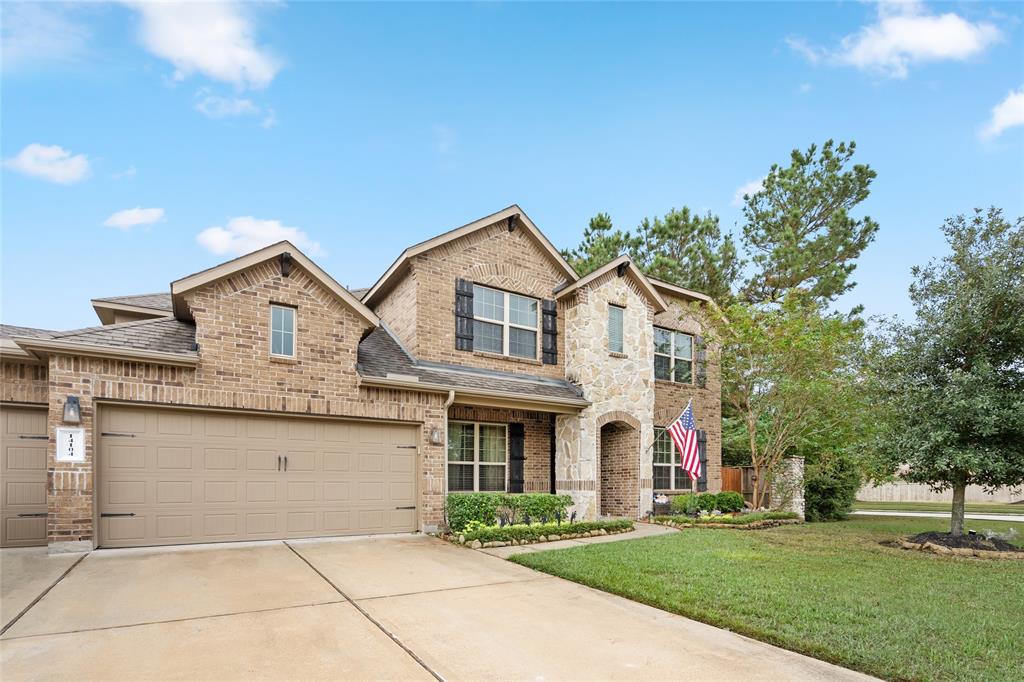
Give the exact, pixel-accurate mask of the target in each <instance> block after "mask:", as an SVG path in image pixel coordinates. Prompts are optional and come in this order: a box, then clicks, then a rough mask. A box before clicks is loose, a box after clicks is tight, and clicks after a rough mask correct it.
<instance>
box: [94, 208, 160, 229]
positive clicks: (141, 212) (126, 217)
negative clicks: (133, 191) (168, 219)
mask: <svg viewBox="0 0 1024 682" xmlns="http://www.w3.org/2000/svg"><path fill="white" fill-rule="evenodd" d="M163 219H164V210H163V209H162V208H141V207H139V206H136V207H135V208H126V209H124V210H123V211H118V212H117V213H115V214H114V215H112V216H110V217H109V218H107V219H106V220H104V221H103V224H104V225H106V226H107V227H116V228H117V229H119V230H130V229H132V228H133V227H136V226H138V225H152V224H153V223H158V222H160V221H161V220H163Z"/></svg>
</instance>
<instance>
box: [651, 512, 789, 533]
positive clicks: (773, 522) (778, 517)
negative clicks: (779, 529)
mask: <svg viewBox="0 0 1024 682" xmlns="http://www.w3.org/2000/svg"><path fill="white" fill-rule="evenodd" d="M653 520H654V522H655V523H660V524H662V525H666V526H672V527H675V528H690V527H694V526H704V527H708V528H747V529H751V528H771V527H772V526H782V525H786V524H791V523H803V522H802V521H801V520H800V517H799V516H797V515H796V514H795V513H793V512H782V511H769V512H751V513H749V514H715V515H712V514H702V515H700V516H696V517H693V516H655V517H654V519H653Z"/></svg>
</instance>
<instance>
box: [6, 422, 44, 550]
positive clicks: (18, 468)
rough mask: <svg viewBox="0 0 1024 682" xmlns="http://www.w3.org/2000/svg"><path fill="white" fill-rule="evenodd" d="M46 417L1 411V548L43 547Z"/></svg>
mask: <svg viewBox="0 0 1024 682" xmlns="http://www.w3.org/2000/svg"><path fill="white" fill-rule="evenodd" d="M46 414H47V410H46V408H45V407H20V406H19V407H9V406H7V405H4V406H3V407H2V408H0V546H3V547H28V546H31V545H45V544H46V448H47V425H46Z"/></svg>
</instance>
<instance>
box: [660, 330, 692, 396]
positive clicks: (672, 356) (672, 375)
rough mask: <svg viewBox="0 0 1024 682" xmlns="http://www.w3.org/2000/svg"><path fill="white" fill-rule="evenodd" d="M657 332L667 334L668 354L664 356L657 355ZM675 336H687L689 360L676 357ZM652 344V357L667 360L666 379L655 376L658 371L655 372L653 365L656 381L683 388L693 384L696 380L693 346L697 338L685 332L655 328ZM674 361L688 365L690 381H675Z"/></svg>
mask: <svg viewBox="0 0 1024 682" xmlns="http://www.w3.org/2000/svg"><path fill="white" fill-rule="evenodd" d="M659 331H663V332H668V333H669V353H668V354H666V353H659V352H658V340H657V339H658V332H659ZM676 336H689V337H690V357H689V358H682V357H676ZM653 343H654V355H655V357H657V356H659V355H660V356H661V357H663V358H668V379H662V378H661V377H659V376H658V375H657V371H658V370H657V364H655V369H654V372H655V375H654V378H655V379H657V380H658V381H671V382H672V383H675V384H682V385H684V386H686V385H692V384H693V383H694V381H695V379H696V377H695V376H694V372H695V371H696V369H697V367H696V362H695V358H694V355H695V351H696V348H695V344H696V343H697V338H696V337H695V336H694V335H693V334H687V333H686V332H677V331H676V330H674V329H669V328H667V327H655V328H654V339H653ZM676 360H681V361H682V362H689V363H690V380H689V381H676Z"/></svg>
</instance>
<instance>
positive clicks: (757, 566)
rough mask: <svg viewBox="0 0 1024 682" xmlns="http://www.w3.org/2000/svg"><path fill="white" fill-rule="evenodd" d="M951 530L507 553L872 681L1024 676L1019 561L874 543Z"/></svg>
mask: <svg viewBox="0 0 1024 682" xmlns="http://www.w3.org/2000/svg"><path fill="white" fill-rule="evenodd" d="M970 525H971V526H972V527H977V528H978V529H979V530H981V529H984V528H991V529H992V530H997V531H1005V530H1006V529H1007V528H1009V527H1010V526H1012V525H1014V524H1010V523H1003V522H995V521H991V522H989V521H983V522H977V523H972V524H970ZM943 529H945V522H944V521H943V520H940V519H912V518H894V517H857V518H855V519H852V520H849V521H843V522H838V523H815V524H805V525H800V526H782V527H778V528H772V529H768V530H758V531H749V532H742V533H738V532H736V531H731V530H728V529H712V528H694V529H688V530H683V531H680V532H678V533H672V534H669V535H662V536H658V537H652V538H645V539H640V540H625V541H621V542H609V543H603V544H591V545H585V546H581V547H574V548H571V549H565V550H553V551H547V552H530V553H526V554H521V555H518V556H515V557H513V558H512V560H513V561H516V562H518V563H520V564H523V565H525V566H529V567H530V568H534V569H537V570H539V571H543V572H545V573H550V574H552V575H558V576H561V577H563V578H567V579H569V580H573V581H576V582H579V583H583V584H585V585H590V586H591V587H596V588H598V589H601V590H605V591H607V592H612V593H614V594H618V595H621V596H624V597H627V598H629V599H633V600H635V601H639V602H643V603H645V604H650V605H652V606H656V607H658V608H660V609H664V610H666V611H671V612H674V613H678V614H681V615H683V616H687V617H690V618H694V619H696V620H700V621H704V622H706V623H710V624H712V625H717V626H719V627H724V628H728V629H730V630H733V631H736V632H739V633H741V634H744V635H747V636H749V637H753V638H755V639H760V640H763V641H766V642H770V643H772V644H776V645H778V646H781V647H784V648H786V649H791V650H793V651H799V652H801V653H805V654H808V655H810V656H814V657H816V658H820V659H824V660H827V661H832V662H834V663H838V664H839V665H843V666H846V667H849V668H853V669H856V670H861V671H863V672H866V673H869V674H872V675H876V676H878V677H883V678H887V679H894V680H985V681H986V682H991V681H994V680H1015V679H1016V680H1019V679H1024V621H1022V606H1024V561H996V560H988V559H971V558H961V557H956V558H950V557H939V556H936V555H932V554H927V553H923V552H912V551H907V550H902V549H895V548H891V547H887V546H883V545H881V544H879V543H880V542H883V541H888V540H892V539H894V538H895V537H897V536H900V535H910V534H914V533H920V532H923V531H927V530H943ZM1018 530H1019V531H1020V532H1021V533H1022V534H1024V524H1021V527H1019V528H1018ZM1016 539H1017V540H1018V542H1019V541H1021V540H1022V539H1024V538H1022V536H1021V535H1018V536H1017V538H1016ZM652 636H657V635H656V633H652Z"/></svg>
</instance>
